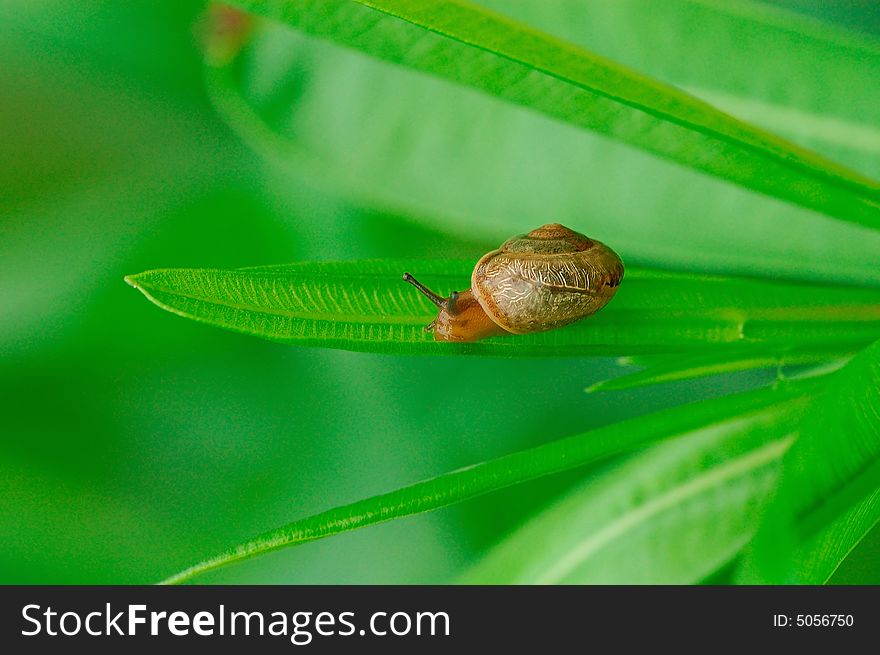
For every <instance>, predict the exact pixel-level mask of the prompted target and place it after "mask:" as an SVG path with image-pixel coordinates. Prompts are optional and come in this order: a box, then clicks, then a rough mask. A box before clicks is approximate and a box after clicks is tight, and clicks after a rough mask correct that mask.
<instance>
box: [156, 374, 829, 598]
mask: <svg viewBox="0 0 880 655" xmlns="http://www.w3.org/2000/svg"><path fill="white" fill-rule="evenodd" d="M820 389H821V381H819V380H805V381H800V382H797V383H793V384H788V385H783V386H781V387H779V388H775V389H762V390H759V391H755V392H749V393H743V394H736V395H732V396H726V397H723V398H719V399H715V400H709V401H703V402H699V403H693V404H690V405H686V406H682V407H675V408H672V409H668V410H664V411H662V412H658V413H656V414H650V415H647V416H642V417H639V418H635V419H630V420H627V421H623V422H621V423H615V424H612V425H609V426H605V427H602V428H598V429H596V430H591V431H589V432H585V433H583V434H579V435H575V436H572V437H568V438H566V439H561V440H559V441H554V442H551V443H548V444H545V445H542V446H537V447H535V448H529V449H527V450H523V451H519V452H516V453H513V454H510V455H506V456H503V457H500V458H497V459H493V460H490V461H486V462H481V463H479V464H475V465H473V466H469V467H467V468H463V469H459V470H457V471H453V472H451V473H447V474H445V475H441V476H439V477H436V478H433V479H430V480H426V481H424V482H419V483H417V484H414V485H411V486H409V487H404V488H402V489H398V490H396V491H392V492H390V493H387V494H383V495H380V496H374V497H372V498H366V499H364V500H361V501H358V502H355V503H352V504H350V505H344V506H342V507H336V508H334V509H331V510H328V511H326V512H322V513H321V514H316V515H314V516H310V517H308V518H305V519H302V520H299V521H295V522H293V523H290V524H288V525H285V526H282V527H280V528H277V529H275V530H271V531H269V532H266V533H264V534H262V535H258V536H256V537H254V538H253V539H251V540H249V541H247V542H245V543H243V544H240V545H238V546H236V547H234V548H231V549H229V550H228V551H226V552H223V553H220V554H219V555H216V556H214V557H210V558H208V559H205V560H203V561H202V562H200V563H198V564H195V565H194V566H192V567H190V568H188V569H185V570H183V571H181V572H180V573H177V574H175V575H173V576H171V577H169V578H168V579H166V580H165V583H167V584H175V583H179V582H184V581H186V580H189V579H191V578H193V577H195V576H197V575H199V574H201V573H204V572H207V571H210V570H213V569H216V568H219V567H221V566H225V565H227V564H231V563H233V562H236V561H239V560H242V559H246V558H249V557H254V556H256V555H259V554H262V553H266V552H269V551H271V550H275V549H278V548H283V547H285V546H294V545H297V544H302V543H305V542H308V541H314V540H316V539H321V538H324V537H328V536H332V535H334V534H338V533H341V532H346V531H349V530H354V529H356V528H360V527H365V526H368V525H373V524H376V523H381V522H383V521H388V520H391V519H395V518H400V517H403V516H410V515H412V514H417V513H420V512H426V511H429V510H432V509H437V508H440V507H445V506H447V505H451V504H453V503H458V502H461V501H463V500H467V499H468V498H473V497H475V496H478V495H481V494H485V493H489V492H491V491H495V490H498V489H502V488H504V487H507V486H510V485H513V484H518V483H521V482H525V481H527V480H532V479H535V478H538V477H542V476H546V475H550V474H552V473H557V472H560V471H564V470H567V469H571V468H573V467H576V466H582V465H584V464H588V463H590V462H594V461H597V460H599V459H602V458H605V457H609V456H611V455H615V454H620V453H624V452H628V451H633V450H636V449H639V448H642V447H645V446H647V445H650V444H653V443H656V442H659V441H661V440H664V439H668V438H671V437H676V436H679V435H685V434H690V433H701V434H703V433H705V434H710V435H728V436H730V435H734V434H738V435H740V436H743V435H745V434H748V433H750V432H751V431H752V430H753V429H754V430H757V431H758V432H760V431H761V430H765V428H769V432H770V433H773V434H776V433H777V432H780V433H782V436H784V434H785V433H786V432H787V431H788V427H787V426H786V424H785V420H786V417H791V416H795V415H796V413H797V412H798V411H799V408H802V407H803V406H804V405H805V404H807V403H808V401H809V399H810V398H811V397H812V396H814V395H815V394H816V393H817V391H819V390H820ZM773 426H776V427H773ZM777 428H778V430H777ZM764 434H766V430H765V432H764ZM780 444H781V442H777V444H776V446H770V447H768V448H769V449H768V450H767V451H762V452H761V454H760V455H757V456H754V457H753V460H754V461H752V462H751V463H750V464H748V465H743V467H744V468H746V469H750V468H752V467H753V466H752V465H754V466H755V467H760V466H763V464H769V463H770V462H771V461H772V459H773V458H774V457H776V456H777V455H778V451H779V450H780V449H781V448H782V447H783V446H782V445H780ZM737 470H738V469H737ZM727 475H733V474H730V473H728V474H727ZM720 477H721V478H724V477H726V476H725V475H721V476H720Z"/></svg>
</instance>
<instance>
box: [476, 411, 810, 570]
mask: <svg viewBox="0 0 880 655" xmlns="http://www.w3.org/2000/svg"><path fill="white" fill-rule="evenodd" d="M805 404H806V403H792V404H776V405H770V406H768V407H767V408H766V409H765V410H764V411H762V412H756V413H754V414H751V415H749V416H745V417H743V416H739V417H736V416H731V417H728V419H727V420H724V421H722V422H720V423H713V424H709V425H706V426H705V427H704V428H701V429H699V430H696V431H694V432H693V433H691V434H689V435H687V436H685V437H682V438H681V439H676V440H675V441H672V442H669V443H664V444H660V445H658V446H654V447H653V448H651V449H650V450H649V451H648V452H646V453H644V454H642V455H637V456H635V457H633V458H631V459H629V460H627V461H625V462H624V463H623V464H621V465H618V466H613V467H611V469H610V470H608V471H607V472H606V473H605V474H603V475H601V476H599V477H597V478H595V479H591V480H588V481H586V482H585V483H583V484H581V485H580V486H579V487H577V488H576V489H574V490H572V491H571V492H569V493H567V494H566V495H565V496H564V497H563V498H562V499H560V500H559V501H558V502H557V503H555V504H554V505H553V506H551V507H549V508H548V509H546V510H544V511H542V512H541V513H540V514H538V515H537V516H535V517H534V518H532V519H530V520H529V521H528V522H527V523H526V524H525V525H523V526H522V527H521V528H520V529H518V530H516V531H515V532H514V533H513V534H511V535H510V536H509V537H507V538H506V539H504V540H503V541H502V542H501V543H500V544H498V545H497V546H496V547H494V548H492V549H491V550H490V551H489V553H488V555H487V556H486V557H485V558H484V559H483V560H482V561H480V562H479V563H477V564H476V565H475V566H474V567H473V568H472V569H470V570H469V571H468V572H467V573H466V574H465V575H464V577H463V578H462V579H461V580H460V582H464V583H470V584H560V583H562V584H697V583H699V582H700V581H701V580H704V579H705V578H706V577H708V576H709V575H711V574H712V573H713V572H715V571H717V570H718V569H719V568H720V567H721V566H723V565H724V564H726V563H727V562H729V561H730V560H731V559H732V558H733V557H734V556H735V554H736V553H737V552H738V551H739V550H740V549H741V548H742V547H743V546H744V545H745V544H746V543H747V542H748V540H749V539H750V538H751V536H752V534H753V533H754V531H755V530H756V529H757V526H758V520H759V519H758V516H759V510H760V509H761V507H762V506H763V503H764V502H765V500H766V498H767V496H768V495H769V494H770V493H771V492H772V488H773V483H774V482H775V480H776V474H777V468H778V462H779V460H780V459H781V458H782V455H783V454H784V452H785V450H786V449H787V448H788V446H789V444H790V443H791V441H792V437H790V436H785V435H788V434H791V433H793V432H794V431H795V430H796V428H797V424H798V421H799V419H800V417H801V416H802V414H803V411H804V409H805Z"/></svg>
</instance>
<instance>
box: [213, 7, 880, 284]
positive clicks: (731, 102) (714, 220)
mask: <svg viewBox="0 0 880 655" xmlns="http://www.w3.org/2000/svg"><path fill="white" fill-rule="evenodd" d="M491 5H492V7H494V8H497V9H499V10H500V11H502V12H504V13H509V14H511V15H514V16H515V17H517V18H518V19H520V20H523V21H525V22H528V23H529V24H532V25H535V26H536V27H538V28H540V29H543V30H546V31H548V32H550V33H552V34H554V35H555V36H557V37H560V38H563V39H566V40H570V41H574V42H576V43H577V44H578V45H580V46H583V47H586V48H588V49H590V50H592V51H595V52H599V53H602V54H603V55H605V56H607V57H610V58H613V59H615V60H617V61H620V62H622V63H624V64H627V65H629V66H631V67H634V68H637V69H638V70H641V71H643V72H646V73H648V74H650V75H652V76H653V77H656V78H658V79H661V80H663V81H664V82H667V83H671V84H675V85H676V86H679V87H683V88H685V89H687V90H693V91H694V92H696V93H697V94H698V95H702V96H704V99H706V98H707V99H708V100H709V101H710V102H716V101H717V102H719V103H721V107H722V109H724V110H726V111H729V112H731V113H733V115H735V116H737V117H738V118H744V119H746V120H750V121H754V122H756V123H757V124H759V125H762V126H763V127H765V128H768V129H771V130H773V131H778V130H779V129H780V128H782V127H784V128H785V131H784V132H783V134H785V135H787V136H791V137H792V138H796V139H797V140H798V142H799V143H800V144H801V145H806V146H808V147H815V148H821V150H820V151H821V152H823V153H824V154H826V156H830V157H833V158H838V159H840V160H841V161H842V162H844V163H846V164H847V165H850V166H854V167H856V168H858V169H860V170H862V171H863V172H864V173H865V174H867V175H872V176H875V177H876V176H878V175H880V157H878V156H877V153H878V152H880V131H878V129H877V127H876V126H877V125H878V124H880V85H876V84H875V83H874V80H875V79H877V77H878V75H880V49H878V48H877V46H876V44H874V45H873V47H872V46H871V45H870V44H867V43H866V40H864V39H863V40H859V39H854V38H847V37H846V35H841V34H840V33H838V32H837V31H835V30H833V29H830V28H827V27H826V26H821V25H819V26H817V25H816V24H815V23H813V22H810V23H807V24H805V22H804V21H803V20H799V19H798V17H797V16H795V15H789V14H783V15H782V16H777V15H775V13H774V12H769V13H770V14H771V15H770V16H768V15H767V14H768V12H767V11H766V8H764V7H762V6H760V5H756V4H755V3H745V2H737V3H735V6H734V4H732V3H716V2H703V1H701V2H694V1H692V0H665V1H664V2H663V3H661V4H660V5H658V4H657V3H656V2H655V1H654V0H591V2H583V1H582V0H541V2H521V1H512V0H493V1H492V2H491ZM719 44H721V45H719ZM732 51H735V52H736V56H735V57H732V56H729V53H730V52H732ZM209 73H210V75H209V77H210V81H209V84H208V89H209V91H210V92H211V94H212V97H214V99H215V101H216V103H217V106H218V109H219V111H220V113H221V114H222V115H224V116H225V117H226V118H227V120H228V121H229V122H230V124H231V125H232V126H233V127H234V128H235V129H236V130H237V131H238V133H239V134H240V135H241V136H242V137H243V138H245V139H246V140H247V141H248V142H249V143H251V144H252V145H253V146H254V147H255V148H257V149H258V150H259V151H260V152H263V153H269V155H270V156H269V157H268V158H269V159H270V160H271V161H272V162H273V164H279V163H280V164H282V165H284V166H286V167H289V168H293V170H294V171H295V172H297V173H298V174H300V175H306V176H308V177H309V179H311V180H313V181H314V182H318V183H321V184H322V185H324V186H329V187H331V188H332V189H333V190H334V191H336V192H339V191H341V192H344V193H345V194H347V195H349V196H353V197H354V198H355V200H356V202H357V203H358V204H361V205H363V204H369V205H374V206H378V207H393V208H395V210H396V211H399V212H401V213H404V214H406V215H408V216H411V217H413V218H414V219H417V220H420V221H421V222H423V223H424V224H426V225H428V226H430V227H431V228H433V229H435V230H437V231H442V232H445V233H449V232H454V233H455V234H458V235H460V236H462V237H467V238H468V239H477V240H481V241H482V242H483V243H484V245H485V246H486V247H487V248H488V247H491V246H494V245H496V244H497V243H500V241H501V240H502V239H504V238H506V237H507V236H509V235H510V234H515V233H517V232H524V231H527V230H529V229H532V228H534V227H535V226H536V225H540V224H542V223H546V222H547V221H548V220H555V221H560V222H562V223H565V224H566V225H571V226H572V227H575V228H577V229H580V230H581V231H584V232H586V233H587V234H589V235H590V236H595V237H597V238H599V239H600V240H603V241H605V242H607V243H613V244H615V247H616V249H617V250H618V252H620V253H621V255H623V257H624V259H625V261H627V262H628V263H632V264H638V265H645V266H657V267H661V268H674V269H676V270H694V271H714V272H721V273H737V272H738V273H741V274H750V275H754V274H759V273H760V274H764V275H784V276H786V277H798V278H801V279H813V280H817V281H822V282H828V281H832V282H833V281H837V282H864V281H874V282H875V283H880V269H878V267H877V266H876V261H875V260H876V253H877V252H878V250H880V233H878V232H875V231H869V230H866V229H858V228H856V226H853V225H851V224H848V223H844V222H841V221H833V220H827V219H825V218H823V217H822V216H821V215H820V214H817V213H815V212H813V211H811V210H807V209H803V208H801V207H799V206H796V205H793V204H791V203H787V202H783V201H779V200H773V199H770V198H768V197H766V196H762V195H760V194H757V193H754V192H751V191H748V190H747V189H745V188H743V187H739V186H737V185H733V184H730V183H728V182H726V181H724V180H721V179H719V178H715V177H711V176H708V175H704V174H701V173H699V172H697V171H695V170H694V169H689V168H686V167H684V166H679V165H676V164H674V163H672V162H670V161H668V160H664V159H660V158H658V157H653V156H650V155H648V154H646V153H645V151H643V150H638V149H635V148H632V147H630V146H627V145H624V144H623V143H620V142H615V141H611V140H609V139H606V138H603V137H601V136H599V135H598V134H597V133H595V132H591V131H587V130H584V129H580V128H578V127H575V126H574V125H572V124H570V123H563V122H561V121H558V120H553V119H551V118H549V117H547V116H546V115H544V114H539V113H538V112H535V111H530V110H528V109H526V108H524V107H522V106H518V105H513V104H510V103H506V102H503V101H501V100H499V99H498V98H497V97H494V96H489V95H487V94H484V93H480V92H477V91H475V90H473V89H472V88H469V87H465V86H461V85H452V84H449V83H448V82H446V81H445V80H442V79H438V78H436V77H433V76H429V75H424V74H421V73H419V72H417V71H414V70H412V69H406V68H403V67H401V66H395V65H392V64H389V63H388V62H385V61H381V60H378V59H373V58H369V57H364V56H362V55H361V54H360V53H359V52H357V51H353V50H350V49H347V48H340V47H337V46H336V45H335V44H333V43H330V42H327V41H323V40H319V39H314V38H310V37H308V36H306V35H304V34H302V33H301V32H297V31H294V30H290V29H286V28H284V27H283V26H282V25H279V24H275V23H268V22H267V23H264V24H263V25H262V29H261V30H259V31H258V32H257V33H256V34H255V36H254V38H253V40H252V42H251V44H250V45H249V47H248V48H247V49H246V50H245V51H244V52H243V53H242V56H241V57H240V59H239V61H238V62H237V63H236V65H234V66H230V67H227V68H224V69H223V70H222V71H219V70H217V69H214V68H211V69H209ZM229 78H231V81H230V79H229ZM853 145H856V146H858V147H855V148H854V147H852V146H853ZM450 189H455V193H450V192H449V190H450ZM273 192H274V193H277V194H279V195H281V196H283V195H284V194H287V193H290V190H289V189H288V188H287V185H286V184H285V183H281V184H278V185H277V187H276V188H274V189H273ZM401 256H406V253H405V252H403V251H401Z"/></svg>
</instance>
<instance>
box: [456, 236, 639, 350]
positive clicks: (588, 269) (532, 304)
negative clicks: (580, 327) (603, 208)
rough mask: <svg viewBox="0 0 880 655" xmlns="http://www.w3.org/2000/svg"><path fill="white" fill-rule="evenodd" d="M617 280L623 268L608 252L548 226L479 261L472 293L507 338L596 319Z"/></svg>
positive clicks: (621, 276)
mask: <svg viewBox="0 0 880 655" xmlns="http://www.w3.org/2000/svg"><path fill="white" fill-rule="evenodd" d="M622 278H623V262H622V261H621V260H620V257H618V256H617V254H616V253H615V252H614V251H613V250H611V248H609V247H608V246H606V245H605V244H603V243H600V242H599V241H595V240H594V239H590V238H588V237H586V236H584V235H583V234H580V233H578V232H575V231H573V230H570V229H568V228H567V227H565V226H563V225H559V224H558V223H551V224H549V225H545V226H543V227H540V228H538V229H537V230H533V231H531V232H529V233H528V234H525V235H521V236H517V237H514V238H512V239H510V240H508V241H507V242H505V243H504V244H503V245H502V246H501V247H500V248H499V249H497V250H493V251H492V252H490V253H487V254H486V255H484V256H483V257H482V259H480V261H478V262H477V265H476V266H475V267H474V272H473V274H472V275H471V285H472V286H471V288H472V290H473V294H474V296H475V297H476V299H477V301H478V302H479V303H480V305H482V307H483V309H484V310H485V312H486V314H488V315H489V317H490V318H492V320H494V321H495V322H496V323H498V325H500V326H501V327H502V328H504V329H505V330H507V331H508V332H512V333H514V334H526V333H529V332H542V331H544V330H552V329H554V328H558V327H562V326H563V325H568V324H569V323H573V322H574V321H577V320H579V319H582V318H584V317H586V316H590V315H591V314H595V313H596V312H597V311H599V310H600V309H602V307H604V306H605V305H606V304H607V303H608V301H609V300H611V298H612V296H614V294H615V292H616V291H617V288H618V286H619V285H620V281H621V279H622Z"/></svg>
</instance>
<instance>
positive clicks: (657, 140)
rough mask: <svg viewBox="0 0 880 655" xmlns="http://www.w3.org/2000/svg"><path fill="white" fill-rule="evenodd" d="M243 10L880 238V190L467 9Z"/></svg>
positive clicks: (674, 93)
mask: <svg viewBox="0 0 880 655" xmlns="http://www.w3.org/2000/svg"><path fill="white" fill-rule="evenodd" d="M235 4H238V5H240V6H242V7H245V8H247V9H249V10H251V11H254V12H256V13H259V14H261V15H264V16H267V17H269V18H275V19H278V20H281V21H283V22H285V23H286V24H288V25H290V26H292V27H295V28H298V29H301V30H303V31H305V32H307V33H309V34H313V35H316V36H319V37H322V38H326V39H330V40H332V41H335V42H337V43H340V44H344V45H347V46H351V47H354V48H356V49H358V50H361V51H362V52H365V53H367V54H370V55H372V56H375V57H379V58H381V59H386V60H388V61H392V62H394V63H397V64H401V65H403V66H406V67H409V68H413V69H416V70H421V71H425V72H428V73H431V74H433V75H437V76H440V77H444V78H447V79H450V80H453V81H455V82H458V83H461V84H465V85H468V86H472V87H475V88H478V89H480V90H482V91H486V92H488V93H490V94H492V95H496V96H498V97H500V98H503V99H505V100H508V101H510V102H513V103H516V104H521V105H525V106H527V107H530V108H532V109H535V110H537V111H540V112H542V113H545V114H548V115H550V116H552V117H554V118H558V119H560V120H563V121H566V122H568V123H571V124H573V125H576V126H578V127H583V128H587V129H591V130H595V131H598V132H600V133H602V134H605V135H608V136H611V137H613V138H615V139H619V140H621V141H624V142H627V143H631V144H634V145H636V146H638V147H640V148H644V149H646V150H649V151H651V152H654V153H656V154H659V155H661V156H663V157H666V158H669V159H672V160H674V161H677V162H680V163H683V164H685V165H687V166H691V167H693V168H696V169H698V170H702V171H705V172H709V173H711V174H713V175H717V176H719V177H722V178H724V179H729V180H733V181H735V182H737V183H739V184H742V185H745V186H747V187H749V188H752V189H756V190H759V191H761V192H764V193H767V194H769V195H772V196H776V197H779V198H783V199H786V200H789V201H792V202H795V203H797V204H801V205H804V206H806V207H810V208H813V209H817V210H820V211H822V212H825V213H827V214H829V215H831V216H835V217H837V218H840V219H843V220H847V221H852V222H855V223H860V224H863V225H870V226H873V227H880V186H878V184H877V183H876V182H874V181H872V180H870V179H868V178H867V177H864V176H862V175H860V174H858V173H856V172H854V171H850V170H848V169H846V168H845V167H843V166H840V165H838V164H835V163H833V162H831V161H830V160H827V159H824V158H823V157H821V156H820V155H817V154H816V153H814V152H811V151H809V150H807V149H804V148H801V147H799V146H796V145H795V144H793V143H790V142H788V141H786V140H784V139H782V138H779V137H776V136H774V135H772V134H770V133H768V132H764V131H763V130H760V129H758V128H756V127H753V126H751V125H749V124H747V123H745V122H742V121H739V120H737V119H734V118H732V117H730V116H729V115H727V114H724V113H723V112H721V111H719V110H717V109H715V108H713V107H712V106H711V105H709V104H707V103H704V102H702V101H700V100H698V99H697V98H695V97H693V96H689V95H687V94H685V93H683V92H681V91H679V90H677V89H675V88H673V87H669V86H665V85H663V84H661V83H659V82H656V81H654V80H651V79H650V78H648V77H645V76H642V75H640V74H638V73H636V72H635V71H632V70H629V69H627V68H625V67H623V66H621V65H619V64H616V63H614V62H611V61H609V60H606V59H604V58H602V57H600V56H598V55H595V54H593V53H591V52H589V51H587V50H584V49H581V48H579V47H577V46H575V45H573V44H571V43H568V42H565V41H562V40H559V39H557V38H554V37H552V36H550V35H548V34H545V33H543V32H540V31H538V30H535V29H533V28H531V27H529V26H528V25H525V24H523V23H518V22H516V21H514V20H511V19H509V18H506V17H505V16H503V15H501V14H497V13H495V12H492V11H489V10H487V9H484V8H481V7H479V6H478V5H474V4H471V3H469V2H466V1H465V0H444V1H442V2H436V1H432V2H427V1H425V0H376V1H372V2H363V1H361V0H310V1H308V2H292V1H290V0H272V1H269V2H262V1H261V2H252V1H250V0H238V1H237V2H236V3H235Z"/></svg>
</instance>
